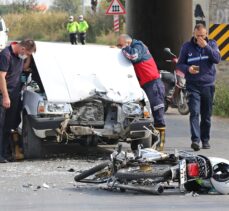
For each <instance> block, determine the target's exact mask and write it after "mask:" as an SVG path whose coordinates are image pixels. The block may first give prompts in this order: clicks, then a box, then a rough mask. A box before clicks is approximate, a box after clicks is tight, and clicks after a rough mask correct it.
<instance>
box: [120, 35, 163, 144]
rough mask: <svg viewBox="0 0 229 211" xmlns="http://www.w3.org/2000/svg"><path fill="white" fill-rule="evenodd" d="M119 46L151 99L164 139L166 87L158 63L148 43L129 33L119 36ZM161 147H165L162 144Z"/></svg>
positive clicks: (156, 123) (156, 120)
mask: <svg viewBox="0 0 229 211" xmlns="http://www.w3.org/2000/svg"><path fill="white" fill-rule="evenodd" d="M118 47H120V48H121V49H122V53H123V55H124V56H125V57H126V58H127V59H128V60H130V61H131V62H132V64H133V66H134V70H135V73H136V75H137V78H138V81H139V83H140V86H141V87H142V89H143V90H144V91H145V93H146V95H147V97H148V99H149V101H150V106H151V111H152V115H153V118H154V126H155V128H156V129H158V131H159V132H160V134H161V138H163V140H164V137H162V136H164V135H165V120H164V95H165V87H164V85H163V83H162V81H161V79H160V73H159V71H158V68H157V65H156V63H155V61H154V59H153V57H152V55H151V54H150V52H149V49H148V48H147V47H146V45H145V44H144V43H143V42H142V41H139V40H135V39H132V38H131V37H130V36H129V35H127V34H122V35H120V36H119V38H118ZM161 140H162V139H161ZM162 144H164V143H162ZM161 148H163V146H162V145H161Z"/></svg>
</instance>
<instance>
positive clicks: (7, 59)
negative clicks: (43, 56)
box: [0, 40, 36, 163]
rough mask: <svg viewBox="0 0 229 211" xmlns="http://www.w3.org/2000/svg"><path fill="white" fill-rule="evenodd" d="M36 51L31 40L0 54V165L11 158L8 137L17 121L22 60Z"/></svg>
mask: <svg viewBox="0 0 229 211" xmlns="http://www.w3.org/2000/svg"><path fill="white" fill-rule="evenodd" d="M35 51H36V44H35V42H34V41H33V40H23V41H21V42H20V43H12V44H11V45H10V46H8V47H6V48H5V49H4V50H3V51H2V52H0V163H4V162H7V161H8V160H11V158H12V152H11V142H10V135H11V129H13V128H14V126H15V122H16V119H17V111H18V104H19V101H20V92H21V81H20V76H21V73H22V71H23V67H24V59H26V58H27V57H28V56H30V55H32V53H34V52H35Z"/></svg>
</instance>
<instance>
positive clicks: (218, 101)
mask: <svg viewBox="0 0 229 211" xmlns="http://www.w3.org/2000/svg"><path fill="white" fill-rule="evenodd" d="M214 104H215V105H214V114H215V115H218V116H223V117H229V85H226V84H219V83H217V84H216V92H215V101H214Z"/></svg>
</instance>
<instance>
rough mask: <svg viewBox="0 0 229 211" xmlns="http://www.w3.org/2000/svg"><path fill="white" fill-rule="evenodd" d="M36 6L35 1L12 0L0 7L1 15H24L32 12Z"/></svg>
mask: <svg viewBox="0 0 229 211" xmlns="http://www.w3.org/2000/svg"><path fill="white" fill-rule="evenodd" d="M36 5H37V0H13V1H11V2H7V4H3V5H1V7H0V13H1V14H8V13H24V12H28V11H32V10H33V9H34V7H35V6H36Z"/></svg>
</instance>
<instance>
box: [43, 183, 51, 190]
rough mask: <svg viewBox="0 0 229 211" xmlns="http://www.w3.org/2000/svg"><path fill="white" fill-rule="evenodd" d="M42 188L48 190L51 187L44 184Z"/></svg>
mask: <svg viewBox="0 0 229 211" xmlns="http://www.w3.org/2000/svg"><path fill="white" fill-rule="evenodd" d="M42 187H43V188H46V189H48V188H50V186H49V185H47V184H46V183H43V185H42Z"/></svg>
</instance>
